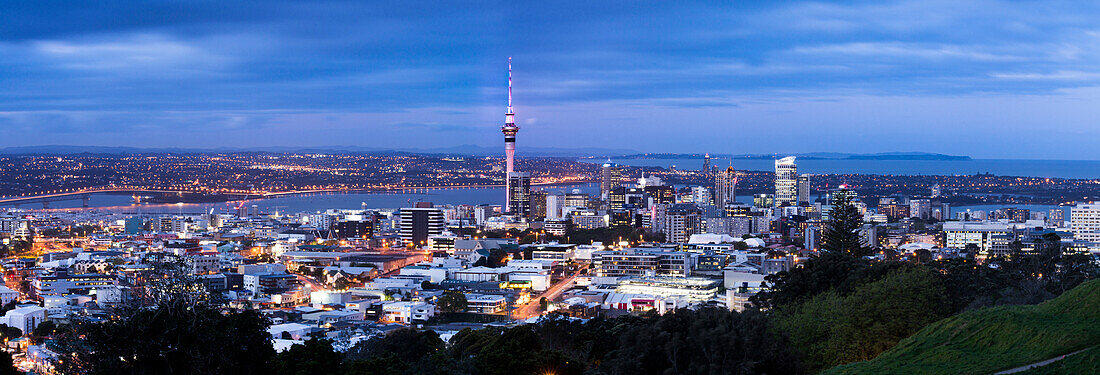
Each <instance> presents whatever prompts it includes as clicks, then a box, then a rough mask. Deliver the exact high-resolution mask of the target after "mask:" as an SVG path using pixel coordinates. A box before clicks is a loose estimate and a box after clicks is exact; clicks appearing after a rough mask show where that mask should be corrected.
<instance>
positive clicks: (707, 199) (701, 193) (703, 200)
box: [691, 186, 717, 206]
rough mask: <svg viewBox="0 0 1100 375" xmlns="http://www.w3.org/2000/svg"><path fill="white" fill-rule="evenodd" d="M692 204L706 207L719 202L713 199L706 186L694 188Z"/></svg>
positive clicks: (692, 189)
mask: <svg viewBox="0 0 1100 375" xmlns="http://www.w3.org/2000/svg"><path fill="white" fill-rule="evenodd" d="M691 202H692V203H694V204H696V205H700V206H706V205H709V204H711V203H712V202H717V200H715V199H714V198H713V196H712V194H711V191H710V189H707V187H706V186H692V187H691Z"/></svg>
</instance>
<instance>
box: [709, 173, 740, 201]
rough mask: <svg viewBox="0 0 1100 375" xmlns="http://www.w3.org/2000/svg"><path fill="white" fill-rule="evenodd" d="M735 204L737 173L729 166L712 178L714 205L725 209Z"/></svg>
mask: <svg viewBox="0 0 1100 375" xmlns="http://www.w3.org/2000/svg"><path fill="white" fill-rule="evenodd" d="M736 202H737V171H735V170H733V166H732V165H731V166H729V167H727V168H726V170H724V171H720V172H718V173H717V174H715V176H714V205H715V206H718V207H719V208H722V209H725V207H726V206H727V205H731V204H734V203H736Z"/></svg>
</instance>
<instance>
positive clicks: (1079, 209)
mask: <svg viewBox="0 0 1100 375" xmlns="http://www.w3.org/2000/svg"><path fill="white" fill-rule="evenodd" d="M1069 230H1070V232H1073V239H1075V240H1082V241H1088V242H1100V204H1092V203H1078V204H1077V205H1076V206H1073V208H1070V209H1069Z"/></svg>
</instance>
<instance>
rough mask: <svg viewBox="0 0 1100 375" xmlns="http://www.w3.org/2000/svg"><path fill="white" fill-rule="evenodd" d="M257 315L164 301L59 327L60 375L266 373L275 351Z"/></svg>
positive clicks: (266, 323)
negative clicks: (112, 316) (105, 318)
mask: <svg viewBox="0 0 1100 375" xmlns="http://www.w3.org/2000/svg"><path fill="white" fill-rule="evenodd" d="M267 325H268V322H267V320H266V319H264V318H263V317H261V316H260V315H259V313H257V312H255V311H244V312H233V313H228V314H223V313H222V312H219V311H217V310H215V309H212V308H210V307H207V306H206V305H204V304H188V303H182V302H180V301H174V302H173V301H167V302H162V303H160V304H158V305H157V306H155V307H154V308H139V309H133V310H129V311H123V312H122V314H121V317H119V318H118V319H113V320H109V321H104V322H99V323H92V322H83V323H77V324H74V325H71V326H66V327H63V328H62V329H60V330H59V332H58V333H57V341H56V342H55V343H54V344H53V345H54V348H53V349H54V350H55V351H56V352H58V353H66V355H65V356H64V357H63V358H62V360H61V361H59V363H58V369H59V371H60V372H61V373H63V374H266V373H268V372H269V371H270V368H271V366H270V365H271V363H272V359H273V358H274V354H275V351H274V349H273V348H272V346H271V336H270V335H269V334H268V333H267V331H266V329H267Z"/></svg>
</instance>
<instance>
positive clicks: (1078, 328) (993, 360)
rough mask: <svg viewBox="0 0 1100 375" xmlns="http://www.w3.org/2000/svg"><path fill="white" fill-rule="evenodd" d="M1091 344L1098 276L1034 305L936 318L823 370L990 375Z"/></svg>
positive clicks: (1099, 323) (1099, 331) (1096, 324)
mask: <svg viewBox="0 0 1100 375" xmlns="http://www.w3.org/2000/svg"><path fill="white" fill-rule="evenodd" d="M1096 344H1100V280H1092V281H1089V282H1086V283H1084V284H1081V285H1080V286H1078V287H1077V288H1074V289H1073V290H1071V291H1068V292H1066V293H1063V294H1062V295H1061V296H1058V298H1055V299H1052V300H1050V301H1047V302H1044V303H1041V304H1038V305H1031V306H1000V307H993V308H987V309H981V310H975V311H970V312H966V313H963V314H959V315H956V316H953V317H950V318H947V319H943V320H940V321H938V322H935V323H932V324H930V325H928V326H927V327H925V328H924V329H921V330H920V331H919V332H917V333H916V334H914V335H913V336H911V337H909V338H906V339H905V340H902V341H901V342H899V343H898V345H897V346H895V347H894V348H892V349H890V350H888V351H886V352H885V353H882V354H881V355H879V356H878V357H876V358H875V359H873V360H870V361H864V362H857V363H851V364H847V365H843V366H838V367H834V368H832V369H829V370H827V371H825V372H824V374H991V373H994V372H997V371H1000V370H1005V369H1010V368H1015V367H1019V366H1023V365H1026V364H1029V363H1034V362H1038V361H1042V360H1045V359H1049V358H1052V357H1055V356H1059V355H1063V354H1067V353H1070V352H1073V351H1076V350H1080V349H1084V348H1087V347H1090V346H1093V345H1096ZM1090 352H1091V351H1090ZM1092 353H1093V354H1095V352H1092ZM1086 354H1088V353H1081V354H1079V355H1086ZM1083 358H1084V357H1083ZM1070 359H1076V358H1073V357H1070Z"/></svg>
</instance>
